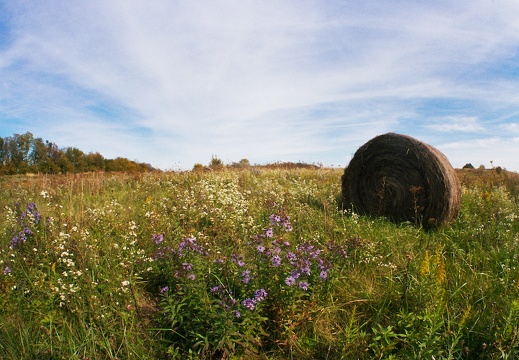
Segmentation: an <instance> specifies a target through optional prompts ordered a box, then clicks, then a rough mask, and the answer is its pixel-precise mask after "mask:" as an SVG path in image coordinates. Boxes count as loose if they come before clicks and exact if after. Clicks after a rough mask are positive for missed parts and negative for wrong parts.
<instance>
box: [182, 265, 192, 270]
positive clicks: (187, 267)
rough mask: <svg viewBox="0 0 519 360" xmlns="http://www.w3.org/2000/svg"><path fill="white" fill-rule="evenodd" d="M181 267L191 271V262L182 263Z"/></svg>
mask: <svg viewBox="0 0 519 360" xmlns="http://www.w3.org/2000/svg"><path fill="white" fill-rule="evenodd" d="M182 268H183V269H184V270H186V271H191V270H192V269H193V264H189V263H183V264H182Z"/></svg>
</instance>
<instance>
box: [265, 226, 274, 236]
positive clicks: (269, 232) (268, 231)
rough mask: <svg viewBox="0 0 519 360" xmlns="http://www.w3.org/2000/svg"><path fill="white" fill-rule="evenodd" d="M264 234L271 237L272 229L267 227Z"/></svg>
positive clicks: (272, 234)
mask: <svg viewBox="0 0 519 360" xmlns="http://www.w3.org/2000/svg"><path fill="white" fill-rule="evenodd" d="M265 236H266V237H269V238H270V237H272V236H274V231H273V230H272V228H268V229H267V230H266V231H265Z"/></svg>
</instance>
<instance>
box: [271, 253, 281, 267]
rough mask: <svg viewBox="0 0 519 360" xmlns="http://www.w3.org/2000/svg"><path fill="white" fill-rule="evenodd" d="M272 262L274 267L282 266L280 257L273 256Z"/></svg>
mask: <svg viewBox="0 0 519 360" xmlns="http://www.w3.org/2000/svg"><path fill="white" fill-rule="evenodd" d="M271 262H272V266H276V267H278V266H279V265H281V257H279V255H276V256H273V257H272V260H271Z"/></svg>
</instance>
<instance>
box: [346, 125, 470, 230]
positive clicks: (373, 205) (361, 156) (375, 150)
mask: <svg viewBox="0 0 519 360" xmlns="http://www.w3.org/2000/svg"><path fill="white" fill-rule="evenodd" d="M342 205H343V208H344V209H353V211H355V212H358V213H363V214H372V215H377V216H386V217H388V218H390V219H391V220H393V221H395V222H403V221H411V222H414V223H416V224H417V225H422V226H423V227H424V228H433V227H439V226H442V225H444V224H446V223H449V222H450V221H452V220H453V219H454V218H455V217H456V216H458V213H459V209H460V186H459V183H458V179H457V177H456V173H455V172H454V169H453V168H452V166H451V164H450V163H449V161H448V160H447V158H446V157H445V155H443V154H442V153H441V152H440V151H439V150H437V149H436V148H434V147H432V146H430V145H428V144H425V143H423V142H421V141H419V140H417V139H414V138H412V137H410V136H406V135H399V134H394V133H387V134H384V135H380V136H377V137H375V138H373V139H371V140H370V141H368V142H367V143H366V144H364V145H362V146H361V147H360V148H359V149H358V150H357V152H356V153H355V155H354V156H353V158H352V160H351V161H350V163H349V164H348V166H347V167H346V169H345V170H344V175H343V176H342Z"/></svg>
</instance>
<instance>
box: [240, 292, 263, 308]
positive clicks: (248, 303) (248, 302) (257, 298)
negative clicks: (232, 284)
mask: <svg viewBox="0 0 519 360" xmlns="http://www.w3.org/2000/svg"><path fill="white" fill-rule="evenodd" d="M266 298H267V292H266V291H265V289H258V290H256V291H255V292H254V297H253V298H246V299H245V300H243V301H242V302H241V304H242V305H243V306H244V307H245V308H246V309H249V310H254V309H255V308H256V305H257V304H258V303H260V302H261V301H263V300H265V299H266Z"/></svg>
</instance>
